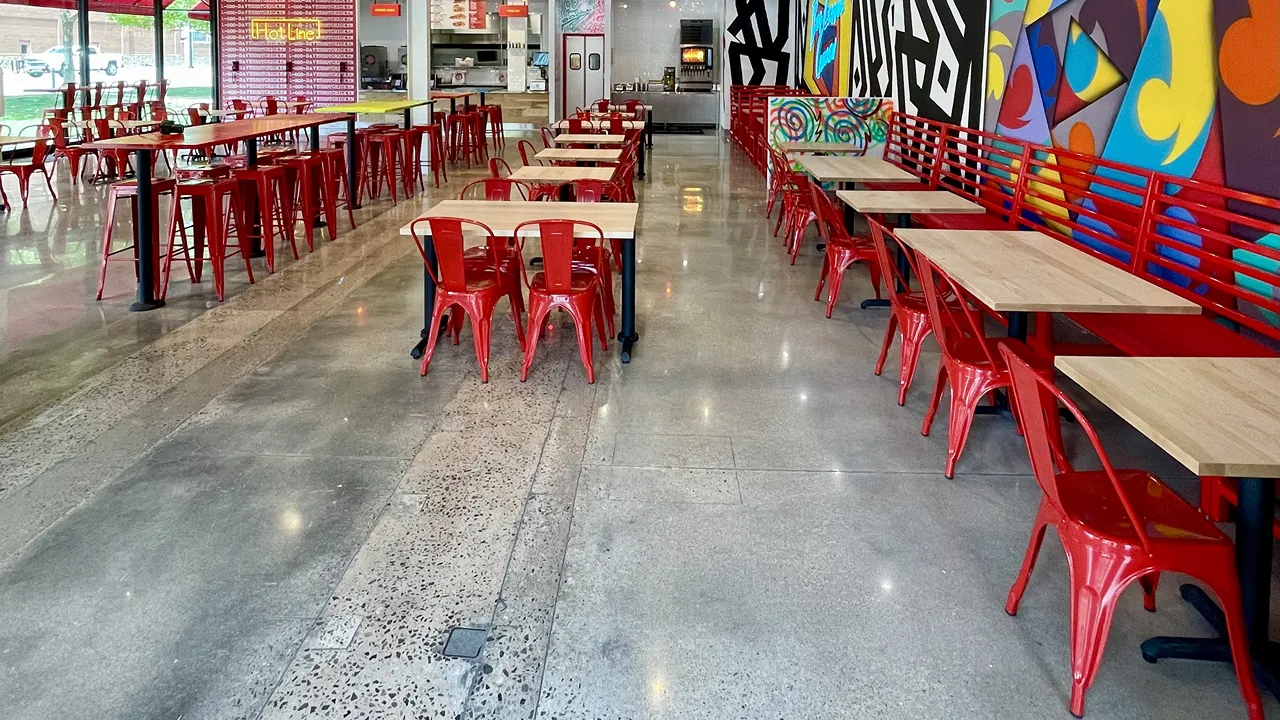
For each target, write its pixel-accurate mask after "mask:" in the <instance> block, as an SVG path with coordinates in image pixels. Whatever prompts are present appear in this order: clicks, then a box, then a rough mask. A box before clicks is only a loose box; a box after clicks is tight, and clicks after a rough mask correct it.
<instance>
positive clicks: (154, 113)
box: [149, 100, 169, 122]
mask: <svg viewBox="0 0 1280 720" xmlns="http://www.w3.org/2000/svg"><path fill="white" fill-rule="evenodd" d="M149 104H150V110H151V119H152V120H155V121H156V122H164V121H166V120H168V119H169V109H168V108H166V107H165V106H164V103H162V102H160V101H159V100H152V101H151V102H150V103H149Z"/></svg>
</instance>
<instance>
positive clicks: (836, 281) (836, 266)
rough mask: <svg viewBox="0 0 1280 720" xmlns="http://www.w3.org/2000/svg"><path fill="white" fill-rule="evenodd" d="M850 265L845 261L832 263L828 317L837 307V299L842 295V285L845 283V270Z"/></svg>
mask: <svg viewBox="0 0 1280 720" xmlns="http://www.w3.org/2000/svg"><path fill="white" fill-rule="evenodd" d="M848 267H849V266H848V265H846V264H845V263H836V262H832V263H831V282H830V283H828V286H827V317H831V311H832V310H834V309H835V307H836V300H837V299H839V297H840V285H841V284H843V283H844V271H845V270H846V269H847V268H848Z"/></svg>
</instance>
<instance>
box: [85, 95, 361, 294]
mask: <svg viewBox="0 0 1280 720" xmlns="http://www.w3.org/2000/svg"><path fill="white" fill-rule="evenodd" d="M343 120H345V121H346V122H347V147H348V148H354V147H355V146H356V144H355V143H356V121H355V116H354V115H350V114H343V113H303V114H298V115H268V116H265V117H256V118H246V119H244V120H234V121H232V122H223V123H214V124H211V125H197V126H195V127H189V128H187V129H186V130H185V131H184V132H183V133H182V134H181V135H161V134H160V133H145V134H142V135H127V136H125V137H118V138H109V139H105V140H95V141H94V142H91V143H86V144H85V145H84V147H85V148H88V149H90V150H129V151H131V152H134V153H135V154H136V158H135V162H134V165H135V166H136V172H137V182H138V215H137V218H138V220H137V222H138V228H137V230H138V257H139V262H138V300H137V302H135V303H133V304H132V305H130V306H129V309H130V310H132V311H134V312H140V311H144V310H154V309H156V308H158V307H163V306H164V301H163V300H157V299H156V298H155V295H154V292H153V290H154V286H153V281H152V278H153V277H155V271H156V269H155V267H154V265H153V264H152V261H153V259H154V257H153V256H154V254H155V228H153V227H152V222H151V219H152V210H153V209H152V207H151V159H152V157H153V153H155V152H156V151H164V150H194V149H198V148H202V147H210V146H213V145H228V144H230V143H237V142H243V143H244V144H245V152H246V155H247V159H248V166H249V167H255V166H257V164H258V138H260V137H263V136H266V135H277V134H280V133H284V132H289V131H291V130H305V129H309V130H310V131H311V133H310V135H311V149H312V151H317V150H319V149H320V126H321V125H327V124H328V123H332V122H341V121H343ZM355 156H356V154H355V153H354V152H348V153H347V175H348V179H349V181H350V183H351V187H352V188H355V187H357V185H356V165H355Z"/></svg>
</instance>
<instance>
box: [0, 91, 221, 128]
mask: <svg viewBox="0 0 1280 720" xmlns="http://www.w3.org/2000/svg"><path fill="white" fill-rule="evenodd" d="M212 94H213V88H209V87H171V88H169V92H168V93H166V94H165V103H166V104H167V105H169V106H170V107H183V108H185V107H187V106H188V105H191V104H192V103H195V102H200V101H208V100H210V96H211V95H212ZM57 97H58V96H57V95H54V94H53V93H32V94H27V93H23V94H21V95H6V96H5V97H4V117H3V118H0V121H3V122H10V121H14V122H16V121H19V120H39V119H40V118H41V117H43V116H44V111H45V110H47V109H48V108H51V107H53V105H54V103H55V102H56V100H57Z"/></svg>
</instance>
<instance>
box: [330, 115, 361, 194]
mask: <svg viewBox="0 0 1280 720" xmlns="http://www.w3.org/2000/svg"><path fill="white" fill-rule="evenodd" d="M370 134H371V132H370V130H369V129H368V128H357V129H356V204H357V205H358V204H359V203H361V202H362V201H364V198H365V192H366V191H367V190H368V185H369V135H370ZM328 143H329V147H330V148H331V149H343V148H345V147H346V146H347V134H346V133H345V132H343V133H332V134H330V135H329V137H328ZM343 173H344V174H345V173H346V169H345V168H344V169H343ZM347 182H348V183H349V182H350V181H349V180H348V181H347Z"/></svg>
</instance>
